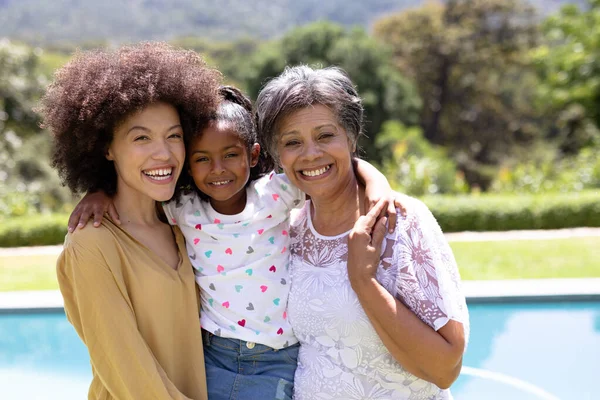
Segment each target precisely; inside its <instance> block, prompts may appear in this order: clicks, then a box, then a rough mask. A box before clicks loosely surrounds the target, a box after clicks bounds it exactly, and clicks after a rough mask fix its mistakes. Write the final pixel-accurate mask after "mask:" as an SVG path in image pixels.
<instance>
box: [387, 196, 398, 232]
mask: <svg viewBox="0 0 600 400" xmlns="http://www.w3.org/2000/svg"><path fill="white" fill-rule="evenodd" d="M387 216H388V221H389V224H388V228H389V232H390V233H392V232H394V229H396V221H397V220H398V211H397V210H396V204H395V202H393V201H391V202H389V204H388V207H387Z"/></svg>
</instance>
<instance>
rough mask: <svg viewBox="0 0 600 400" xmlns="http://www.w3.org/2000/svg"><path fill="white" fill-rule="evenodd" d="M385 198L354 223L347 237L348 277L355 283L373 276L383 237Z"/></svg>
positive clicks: (385, 220) (353, 284) (385, 219)
mask: <svg viewBox="0 0 600 400" xmlns="http://www.w3.org/2000/svg"><path fill="white" fill-rule="evenodd" d="M386 207H387V200H385V199H381V200H379V202H377V204H375V206H374V207H373V208H371V210H369V212H368V213H367V215H363V216H361V217H360V218H358V220H357V221H356V223H355V224H354V228H352V231H351V232H350V235H349V237H348V278H349V279H350V283H351V284H352V286H353V287H354V286H355V284H356V283H359V282H365V280H368V279H371V278H374V277H375V273H376V272H377V267H378V266H379V258H380V256H381V244H382V242H383V238H384V237H385V233H386V232H385V225H386V223H387V217H386V216H385V212H386Z"/></svg>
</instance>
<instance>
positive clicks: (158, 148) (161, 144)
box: [152, 140, 171, 161]
mask: <svg viewBox="0 0 600 400" xmlns="http://www.w3.org/2000/svg"><path fill="white" fill-rule="evenodd" d="M152 157H153V158H154V159H156V160H161V161H166V160H168V159H169V158H170V157H171V149H170V147H169V144H168V143H167V142H166V141H164V140H157V141H156V142H155V145H154V152H153V154H152Z"/></svg>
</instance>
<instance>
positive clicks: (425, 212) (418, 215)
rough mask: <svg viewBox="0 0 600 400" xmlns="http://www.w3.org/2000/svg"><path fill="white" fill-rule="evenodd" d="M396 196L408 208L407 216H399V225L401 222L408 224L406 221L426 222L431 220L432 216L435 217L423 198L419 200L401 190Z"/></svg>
mask: <svg viewBox="0 0 600 400" xmlns="http://www.w3.org/2000/svg"><path fill="white" fill-rule="evenodd" d="M396 197H397V198H398V199H399V200H400V203H401V204H402V206H403V207H404V209H405V210H406V217H401V218H398V222H397V224H396V225H397V227H398V225H400V224H406V223H417V224H419V223H425V222H426V221H427V220H430V219H431V218H433V219H435V218H434V217H433V214H432V213H431V211H430V210H429V208H428V207H427V205H426V204H425V203H423V202H422V201H421V200H419V199H417V198H415V197H412V196H409V195H407V194H404V193H399V192H396Z"/></svg>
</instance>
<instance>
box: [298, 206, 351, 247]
mask: <svg viewBox="0 0 600 400" xmlns="http://www.w3.org/2000/svg"><path fill="white" fill-rule="evenodd" d="M310 205H311V201H310V200H306V205H305V207H306V219H307V222H308V227H309V229H310V231H311V232H312V234H313V235H315V236H316V237H318V238H319V239H323V240H336V239H340V238H343V237H344V236H348V235H349V234H350V232H352V229H349V230H347V231H346V232H342V233H339V234H337V235H334V236H325V235H322V234H320V233H319V232H317V230H316V229H315V227H314V225H313V222H312V215H311V212H310Z"/></svg>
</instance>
